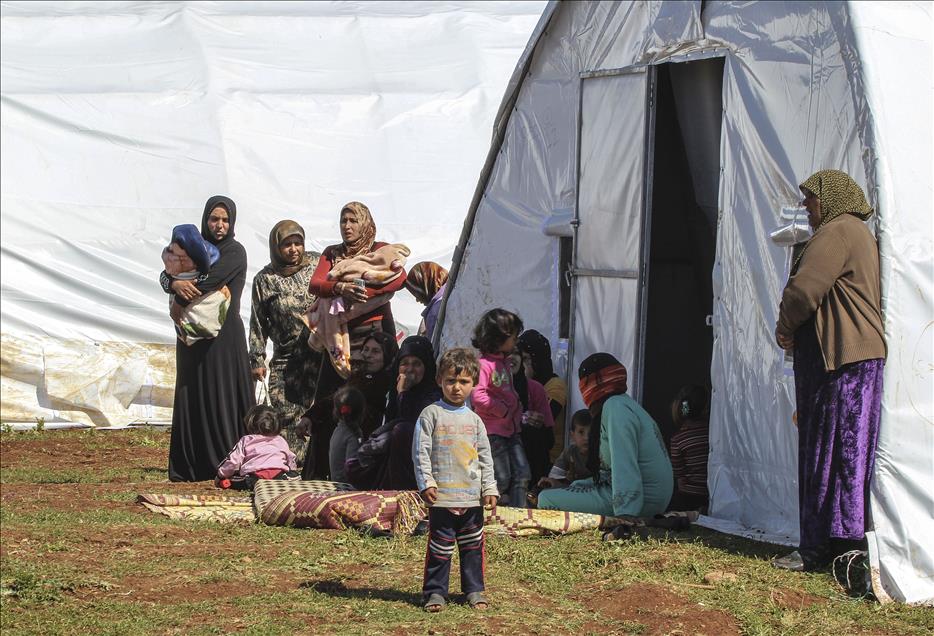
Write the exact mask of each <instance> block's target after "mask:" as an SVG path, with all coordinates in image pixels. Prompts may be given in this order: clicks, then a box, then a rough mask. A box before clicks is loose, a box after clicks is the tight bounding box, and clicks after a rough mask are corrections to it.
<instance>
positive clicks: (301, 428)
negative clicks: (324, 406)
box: [295, 417, 311, 438]
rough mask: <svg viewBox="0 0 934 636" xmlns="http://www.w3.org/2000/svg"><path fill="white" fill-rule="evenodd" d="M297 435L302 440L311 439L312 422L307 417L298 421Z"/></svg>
mask: <svg viewBox="0 0 934 636" xmlns="http://www.w3.org/2000/svg"><path fill="white" fill-rule="evenodd" d="M295 435H296V437H302V438H308V437H311V420H310V419H308V418H307V417H302V418H301V419H300V420H298V424H296V425H295Z"/></svg>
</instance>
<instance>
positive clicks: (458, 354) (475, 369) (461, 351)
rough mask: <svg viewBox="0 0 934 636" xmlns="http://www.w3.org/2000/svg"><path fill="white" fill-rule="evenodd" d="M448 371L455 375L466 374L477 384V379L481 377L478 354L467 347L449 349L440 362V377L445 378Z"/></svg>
mask: <svg viewBox="0 0 934 636" xmlns="http://www.w3.org/2000/svg"><path fill="white" fill-rule="evenodd" d="M448 371H453V372H454V375H460V374H461V373H466V374H468V375H469V376H470V377H471V378H473V381H474V383H475V384H476V382H477V378H479V377H480V362H479V361H478V360H477V354H475V353H474V352H473V351H471V350H470V349H467V348H465V347H458V348H456V349H448V350H447V351H445V352H444V353H443V354H442V355H441V359H440V360H438V376H439V377H444V375H445V374H446V373H447V372H448Z"/></svg>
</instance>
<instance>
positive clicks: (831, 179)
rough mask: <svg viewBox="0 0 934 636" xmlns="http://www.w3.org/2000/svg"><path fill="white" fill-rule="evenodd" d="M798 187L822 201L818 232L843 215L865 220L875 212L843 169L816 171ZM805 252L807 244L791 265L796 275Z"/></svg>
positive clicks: (859, 188) (861, 190) (864, 195)
mask: <svg viewBox="0 0 934 636" xmlns="http://www.w3.org/2000/svg"><path fill="white" fill-rule="evenodd" d="M798 188H799V189H800V190H802V192H803V191H804V190H809V191H810V192H813V193H814V195H815V196H816V197H817V198H818V200H819V201H820V223H819V224H818V225H817V227H816V228H814V231H815V232H816V231H817V230H819V229H820V228H822V227H824V226H825V225H827V224H828V223H829V222H830V221H832V220H833V219H835V218H837V217H838V216H840V215H843V214H852V215H853V216H855V217H857V218H859V219H861V220H863V221H865V220H867V219H868V218H869V217H870V216H872V213H873V209H872V207H870V205H869V202H868V201H866V194H865V193H864V192H863V189H862V188H861V187H859V184H858V183H856V182H855V181H854V180H853V178H852V177H850V175H848V174H847V173H845V172H842V171H840V170H821V171H820V172H815V173H814V174H812V175H811V176H810V177H808V179H807V181H805V182H804V183H802V184H801V185H800V186H798ZM806 251H807V245H805V247H804V249H802V250H801V251H800V252H799V253H798V255H797V257H796V258H795V262H794V263H793V264H792V271H793V272H794V271H796V270H797V269H798V264H799V263H800V262H801V257H802V256H804V253H805V252H806Z"/></svg>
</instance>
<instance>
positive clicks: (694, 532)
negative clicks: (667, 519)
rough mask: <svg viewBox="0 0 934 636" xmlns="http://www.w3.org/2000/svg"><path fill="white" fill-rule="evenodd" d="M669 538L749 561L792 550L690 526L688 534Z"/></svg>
mask: <svg viewBox="0 0 934 636" xmlns="http://www.w3.org/2000/svg"><path fill="white" fill-rule="evenodd" d="M670 536H677V537H678V539H679V540H681V541H693V542H696V543H699V544H701V545H703V546H704V547H707V548H711V549H713V550H721V551H723V552H727V553H729V554H733V555H736V556H744V557H747V558H750V559H765V560H769V559H772V558H773V557H776V556H780V555H783V554H787V553H788V552H790V551H791V550H793V549H794V548H790V547H788V546H784V545H778V544H775V543H765V542H762V541H753V540H752V539H746V538H744V537H737V536H734V535H730V534H724V533H722V532H717V531H716V530H710V529H709V528H702V527H700V526H696V525H694V526H691V531H690V532H688V533H674V534H673V535H670Z"/></svg>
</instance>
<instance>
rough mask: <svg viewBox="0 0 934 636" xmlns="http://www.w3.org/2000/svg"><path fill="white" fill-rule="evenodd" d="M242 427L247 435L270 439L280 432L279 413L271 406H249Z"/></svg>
mask: <svg viewBox="0 0 934 636" xmlns="http://www.w3.org/2000/svg"><path fill="white" fill-rule="evenodd" d="M243 427H244V428H245V429H246V432H247V434H248V435H265V436H267V437H272V436H273V435H278V434H279V433H280V431H282V421H281V419H280V418H279V413H278V412H276V410H275V409H274V408H272V407H271V406H266V405H265V404H257V405H255V406H251V407H250V409H249V410H248V411H247V412H246V416H245V417H244V418H243Z"/></svg>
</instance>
